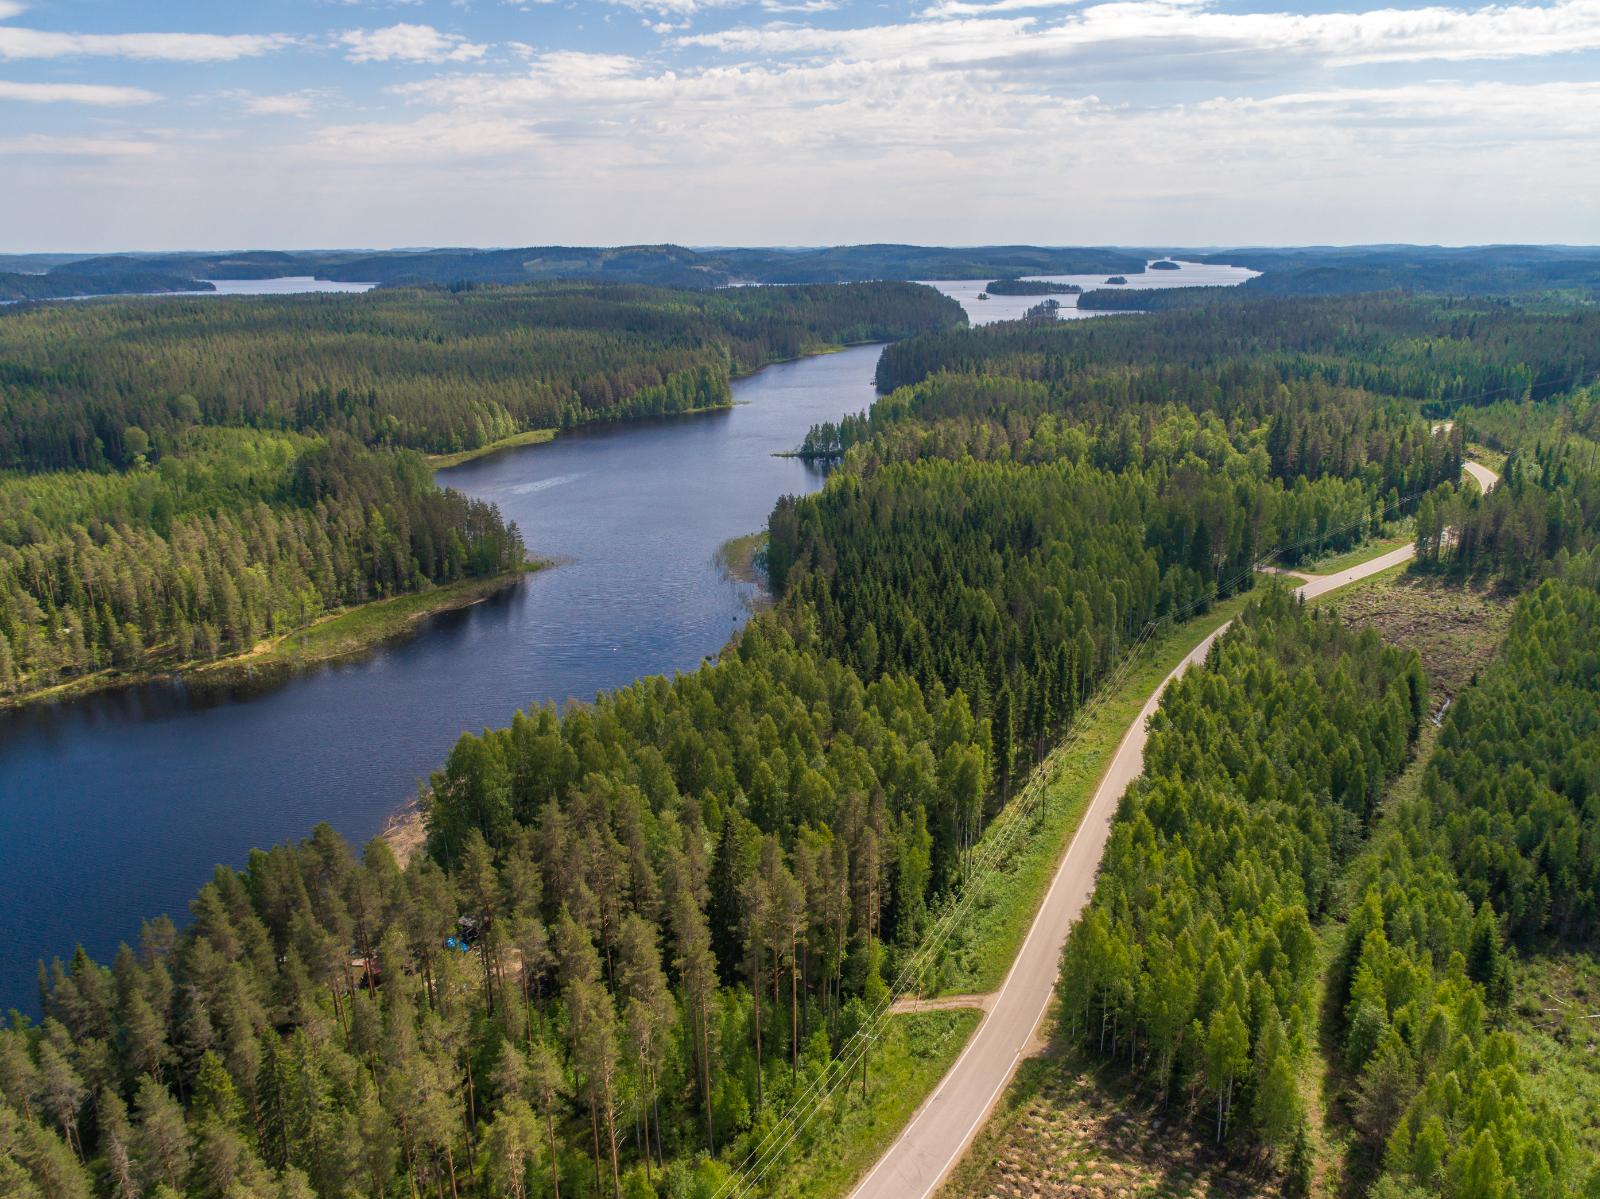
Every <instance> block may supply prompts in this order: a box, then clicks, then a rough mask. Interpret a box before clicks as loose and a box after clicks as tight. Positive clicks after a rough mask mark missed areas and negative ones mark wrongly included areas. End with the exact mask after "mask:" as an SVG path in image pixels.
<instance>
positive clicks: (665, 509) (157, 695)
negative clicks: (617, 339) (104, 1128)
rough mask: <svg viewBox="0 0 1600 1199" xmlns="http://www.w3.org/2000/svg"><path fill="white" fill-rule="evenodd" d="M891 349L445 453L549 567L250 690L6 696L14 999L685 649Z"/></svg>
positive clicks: (4, 805) (711, 645)
mask: <svg viewBox="0 0 1600 1199" xmlns="http://www.w3.org/2000/svg"><path fill="white" fill-rule="evenodd" d="M879 352H880V348H879V347H878V346H858V347H854V348H852V349H848V350H845V351H843V352H841V353H837V354H825V355H822V356H819V357H815V358H808V359H804V360H802V361H799V362H791V363H782V364H779V365H776V366H771V367H768V368H767V369H766V370H763V371H761V372H759V373H758V374H755V375H752V376H751V377H749V378H747V379H743V380H741V381H739V382H737V383H735V384H734V396H735V400H736V404H735V406H734V407H733V408H731V409H728V410H726V411H721V412H710V413H703V414H699V415H695V416H689V417H675V418H668V419H663V420H652V421H644V422H633V423H629V424H622V425H612V426H603V427H596V428H591V429H584V430H580V431H578V432H575V433H571V434H568V435H565V436H562V437H559V438H557V439H556V440H555V441H553V442H550V443H549V444H547V445H542V446H533V447H529V448H525V449H519V450H511V451H507V452H505V453H501V454H498V455H494V456H492V457H488V458H483V459H479V460H478V461H476V462H470V463H467V464H465V465H463V466H459V467H456V468H454V469H452V470H448V471H442V472H440V475H439V481H440V482H441V483H442V484H444V485H445V486H449V487H456V488H459V489H460V490H462V491H465V492H467V493H469V494H471V495H475V496H479V497H482V498H484V499H488V500H492V501H494V502H495V503H497V504H499V505H500V508H501V510H502V511H503V512H504V513H505V514H506V515H507V516H508V517H510V518H512V519H514V520H515V521H516V522H517V524H518V525H519V526H520V527H521V529H522V533H523V536H524V538H525V539H526V540H527V543H528V546H529V548H530V550H531V551H532V552H533V553H535V554H537V555H539V556H542V557H548V558H552V559H554V560H556V561H557V563H558V565H557V566H556V567H555V568H554V569H551V570H544V571H540V572H539V573H537V574H535V575H532V576H530V577H529V578H528V579H527V580H526V581H525V582H524V583H523V584H521V585H520V586H518V587H517V588H515V589H514V590H511V591H509V592H507V593H504V594H502V595H500V596H498V597H496V598H494V599H491V600H489V601H487V602H485V603H482V604H479V605H477V606H476V607H473V608H469V609H466V610H464V611H461V612H455V613H448V614H446V615H443V616H440V617H436V618H434V619H432V620H430V621H429V622H428V623H427V624H426V626H424V628H423V629H422V630H421V631H420V632H419V633H418V634H417V635H415V636H413V637H411V638H409V639H407V640H404V641H401V642H398V643H396V644H393V645H389V646H385V647H383V648H382V649H380V650H378V651H377V652H375V653H373V654H370V655H368V656H366V657H364V658H362V659H360V660H358V661H352V662H347V663H342V664H337V665H334V666H330V667H327V668H323V669H319V670H315V671H313V672H311V673H308V674H302V675H299V676H296V677H294V678H291V679H289V680H287V681H284V682H280V683H278V684H277V685H274V686H271V687H267V688H265V689H258V690H234V691H224V692H221V693H218V692H215V691H201V690H197V689H191V688H189V687H186V686H184V685H182V684H181V683H163V684H156V685H150V686H144V687H136V688H128V689H124V690H121V691H115V692H107V693H103V694H99V695H91V696H86V697H83V698H81V699H76V700H72V701H69V702H65V703H57V704H50V705H44V706H38V707H33V708H24V709H22V710H20V711H16V712H4V713H0V1011H4V1010H5V1009H6V1008H7V1007H8V1006H10V1005H12V1004H18V1005H21V1006H22V1007H23V1008H24V1009H32V1008H34V1007H36V1006H37V1000H36V998H35V994H36V992H35V989H34V978H35V962H36V961H37V960H38V959H39V958H41V957H43V958H46V959H48V958H49V957H52V956H55V955H60V956H61V957H63V958H65V957H68V956H70V955H71V953H72V950H73V946H74V945H75V944H76V943H77V941H79V940H82V942H83V944H84V946H85V947H86V948H87V949H88V950H89V952H90V953H91V954H93V955H94V956H96V957H97V958H99V959H101V960H103V961H104V960H109V958H110V955H111V954H112V953H114V952H115V950H116V946H117V943H118V942H119V941H121V940H129V941H132V940H133V938H135V937H136V936H137V934H138V931H139V921H140V919H141V918H142V917H145V916H152V915H155V914H157V913H160V912H168V913H170V914H172V915H173V916H174V917H175V918H178V917H181V916H182V915H183V914H184V913H185V911H186V905H187V904H188V901H189V899H190V897H191V896H192V895H193V894H194V892H195V889H196V888H197V887H198V886H199V885H200V884H201V883H203V882H204V881H205V880H206V879H207V878H208V877H209V876H210V872H211V869H212V867H213V866H214V865H215V864H216V863H218V862H227V863H232V864H239V863H242V861H243V859H244V856H245V854H246V853H247V852H248V851H249V849H250V847H251V846H257V845H260V846H266V845H271V844H273V843H275V842H279V841H283V840H287V839H292V838H297V837H302V836H304V835H306V833H307V832H309V831H310V829H311V827H312V826H313V825H314V824H315V823H316V822H317V821H319V820H326V821H328V822H329V823H331V824H332V825H333V826H334V827H335V828H337V829H338V830H339V831H340V832H341V833H343V834H344V835H345V836H346V837H348V838H351V839H352V840H354V841H357V842H360V841H364V840H366V839H367V838H368V837H371V836H372V835H373V834H374V833H376V832H377V831H378V830H379V829H380V828H381V827H382V826H383V823H384V821H385V819H386V818H387V817H388V816H389V814H390V813H391V812H393V811H394V809H395V808H396V807H397V806H399V805H400V804H401V803H403V802H404V801H405V799H406V798H407V796H408V795H411V794H413V793H414V792H415V790H416V787H417V783H418V781H419V780H420V779H423V778H425V777H426V776H427V774H428V773H429V772H430V771H431V770H433V769H435V768H436V767H437V766H438V765H439V764H440V763H441V762H442V761H443V759H444V757H445V755H446V754H447V753H448V752H449V750H450V746H451V745H452V744H453V743H454V742H455V740H456V738H457V737H458V736H459V735H460V734H461V732H462V731H463V730H471V731H477V730H479V729H482V728H483V727H485V726H498V725H503V724H505V723H507V722H508V721H509V720H510V718H511V714H512V713H513V712H514V711H515V710H516V709H517V708H519V707H523V706H526V705H528V704H535V703H539V702H541V701H544V700H555V701H557V702H558V703H559V702H561V701H564V700H566V699H569V698H578V699H585V700H587V699H593V698H594V696H595V693H596V692H598V691H601V690H604V689H607V688H611V687H617V686H621V685H623V684H625V683H628V682H631V681H632V680H633V679H635V678H638V677H639V676H641V675H646V674H656V673H662V672H672V671H680V670H691V669H693V668H694V667H695V666H696V665H697V664H698V663H699V662H700V661H701V660H702V659H703V658H704V657H705V656H706V655H708V654H714V653H716V652H717V650H718V649H720V648H721V647H722V645H723V644H724V643H726V641H727V640H728V638H729V636H730V635H731V634H732V633H734V632H735V631H736V630H737V629H738V627H739V625H740V624H741V623H742V622H743V620H744V619H745V617H746V616H747V614H748V612H749V604H750V601H751V600H752V599H753V598H755V595H756V589H755V588H754V587H753V586H751V585H750V584H748V583H742V582H738V581H736V580H733V579H730V578H729V577H728V576H727V575H726V573H725V572H724V571H723V569H722V568H721V567H720V566H719V564H718V561H717V551H718V549H719V548H720V547H721V546H722V545H723V543H724V542H726V541H728V540H729V539H730V538H734V537H738V536H741V535H743V534H746V533H751V532H754V531H756V530H758V529H760V528H762V527H764V526H765V524H766V519H767V515H768V513H769V512H771V510H772V506H773V504H774V503H776V502H777V500H778V497H780V496H782V495H786V494H798V493H803V492H808V491H812V490H815V489H816V488H817V487H818V486H820V485H821V482H822V474H821V472H820V471H819V470H818V469H816V468H815V467H812V466H809V465H807V464H805V463H803V462H800V461H798V460H796V459H792V458H775V457H773V456H772V455H773V453H774V452H775V451H783V450H789V449H793V448H794V447H795V446H796V445H798V444H799V443H800V440H801V438H802V437H804V436H805V432H806V430H807V429H808V428H809V427H810V426H811V425H812V424H813V423H815V422H817V421H821V420H837V419H838V418H839V417H841V416H843V415H845V414H846V413H850V412H859V411H861V410H862V409H864V408H866V407H867V406H868V405H870V404H871V403H872V400H873V397H874V391H873V385H872V374H873V369H874V367H875V366H876V364H877V360H878V354H879Z"/></svg>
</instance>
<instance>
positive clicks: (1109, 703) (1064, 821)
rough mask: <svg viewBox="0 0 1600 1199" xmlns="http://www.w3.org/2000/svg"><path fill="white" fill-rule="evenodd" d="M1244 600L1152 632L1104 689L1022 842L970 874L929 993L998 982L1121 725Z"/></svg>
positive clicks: (987, 987) (978, 990) (971, 990)
mask: <svg viewBox="0 0 1600 1199" xmlns="http://www.w3.org/2000/svg"><path fill="white" fill-rule="evenodd" d="M1247 602H1248V593H1247V594H1246V595H1237V596H1233V597H1232V598H1230V599H1227V600H1225V601H1223V602H1222V603H1220V604H1218V605H1216V606H1215V607H1214V608H1212V609H1211V611H1210V612H1208V613H1207V614H1206V615H1204V616H1201V617H1198V618H1196V619H1194V620H1189V621H1185V622H1184V623H1183V624H1180V625H1177V626H1175V627H1174V628H1172V629H1169V630H1168V631H1167V632H1165V633H1163V634H1161V635H1160V636H1159V637H1157V638H1155V639H1154V640H1153V641H1152V642H1151V643H1150V644H1149V645H1148V646H1146V647H1145V649H1144V650H1143V651H1142V652H1141V654H1140V655H1139V658H1138V659H1137V660H1136V661H1135V662H1134V663H1133V667H1132V669H1131V670H1130V671H1129V672H1128V674H1127V675H1126V676H1125V677H1124V678H1123V680H1122V682H1121V683H1120V685H1119V686H1118V687H1117V689H1116V691H1115V693H1112V694H1108V695H1107V696H1106V697H1105V699H1104V701H1103V702H1102V703H1101V705H1100V706H1099V707H1098V709H1097V710H1096V711H1095V712H1094V713H1093V714H1092V715H1091V716H1090V717H1089V719H1088V720H1087V721H1086V722H1085V723H1084V724H1083V726H1082V728H1081V729H1080V730H1079V732H1078V743H1077V748H1076V749H1075V750H1074V751H1073V752H1072V753H1071V754H1069V755H1066V756H1065V757H1064V758H1062V759H1060V760H1058V761H1057V763H1055V765H1054V767H1053V773H1052V774H1051V775H1050V776H1049V777H1048V778H1046V779H1044V780H1043V786H1044V787H1045V788H1046V794H1045V802H1044V804H1043V805H1042V806H1041V809H1040V815H1039V816H1037V817H1036V818H1035V820H1036V825H1035V828H1034V829H1033V831H1031V832H1030V833H1029V834H1028V835H1027V837H1026V839H1025V841H1024V844H1023V845H1022V847H1021V848H1020V849H1019V850H1018V851H1017V852H1015V853H1013V854H1012V855H1010V857H1008V858H1007V860H1006V863H1005V866H1004V867H1003V868H1002V869H1000V870H997V871H995V872H993V873H991V874H989V875H986V876H985V877H983V878H981V879H977V880H974V881H973V882H972V884H971V885H973V886H975V887H977V888H978V890H977V893H976V895H975V896H974V898H973V908H972V911H971V913H970V914H969V916H968V918H967V919H966V920H964V921H963V922H962V924H961V926H960V927H959V928H958V929H957V930H956V931H955V932H954V933H953V934H952V936H951V941H950V944H949V945H948V946H947V947H946V949H945V952H944V955H943V961H942V963H941V965H940V966H939V967H937V968H936V971H935V977H934V980H933V984H934V985H933V991H934V993H935V994H940V995H963V994H982V993H986V992H989V991H993V990H995V989H996V988H997V987H999V985H1000V983H1001V982H1002V981H1003V980H1004V979H1005V975H1006V971H1007V970H1009V969H1010V968H1011V963H1012V961H1013V960H1014V959H1015V958H1016V956H1017V951H1018V950H1019V949H1020V948H1021V946H1022V941H1023V938H1024V937H1026V936H1027V935H1028V926H1029V925H1030V924H1032V923H1033V917H1034V913H1035V912H1037V911H1038V910H1039V904H1040V903H1041V902H1043V900H1044V893H1045V891H1046V890H1047V889H1048V888H1049V886H1050V880H1051V879H1052V878H1053V877H1054V876H1055V872H1056V867H1057V865H1058V864H1059V863H1060V861H1061V856H1062V855H1063V854H1064V853H1065V852H1066V850H1067V845H1068V843H1069V842H1070V841H1071V840H1072V835H1073V833H1074V832H1076V831H1077V828H1078V823H1079V821H1081V820H1082V819H1083V813H1084V811H1085V810H1086V809H1087V808H1088V806H1089V800H1090V799H1091V798H1092V797H1093V795H1094V791H1095V788H1096V786H1098V785H1099V782H1100V779H1101V777H1102V776H1103V775H1104V774H1105V772H1106V768H1107V767H1108V766H1109V765H1110V764H1111V759H1112V757H1113V755H1115V753H1116V751H1117V746H1118V744H1120V743H1121V741H1122V736H1123V734H1124V733H1125V732H1127V730H1128V725H1129V724H1131V723H1132V722H1133V720H1134V718H1135V717H1137V716H1138V715H1139V710H1140V709H1141V708H1143V707H1144V705H1145V701H1146V700H1148V699H1149V698H1150V693H1151V692H1152V691H1154V690H1155V689H1156V687H1157V686H1159V685H1160V683H1161V680H1162V679H1164V678H1166V676H1167V675H1168V674H1170V673H1171V672H1172V669H1173V668H1174V667H1175V666H1177V664H1178V663H1179V662H1181V661H1182V660H1183V657H1184V655H1185V654H1187V653H1189V651H1190V650H1192V649H1194V647H1195V646H1196V645H1198V644H1200V642H1201V641H1203V640H1204V639H1205V638H1206V637H1207V636H1209V635H1210V634H1211V633H1212V632H1213V631H1214V630H1215V629H1216V628H1217V627H1218V626H1220V625H1221V624H1223V623H1224V622H1225V621H1229V620H1232V619H1233V618H1234V617H1235V616H1236V615H1238V613H1239V611H1240V609H1242V608H1243V607H1244V605H1245V604H1246V603H1247ZM1030 785H1033V784H1030Z"/></svg>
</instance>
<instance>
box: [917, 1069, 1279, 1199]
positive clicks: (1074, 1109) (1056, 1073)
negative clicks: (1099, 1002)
mask: <svg viewBox="0 0 1600 1199" xmlns="http://www.w3.org/2000/svg"><path fill="white" fill-rule="evenodd" d="M1203 1125H1204V1121H1203V1120H1197V1119H1195V1118H1194V1114H1193V1113H1192V1112H1190V1111H1188V1110H1187V1109H1186V1108H1185V1107H1183V1106H1182V1105H1181V1104H1177V1103H1174V1104H1173V1105H1172V1106H1170V1107H1168V1108H1166V1109H1162V1108H1161V1107H1159V1106H1158V1105H1157V1104H1155V1103H1153V1102H1151V1101H1150V1100H1148V1099H1146V1098H1145V1097H1143V1096H1142V1095H1140V1094H1139V1093H1137V1092H1134V1091H1132V1090H1130V1089H1128V1088H1127V1087H1126V1086H1124V1085H1123V1083H1122V1080H1121V1079H1119V1078H1118V1077H1116V1076H1115V1075H1114V1074H1113V1073H1111V1072H1110V1071H1108V1070H1107V1068H1106V1067H1105V1066H1103V1065H1101V1066H1096V1064H1095V1063H1093V1062H1091V1061H1090V1060H1088V1059H1087V1058H1084V1057H1083V1056H1081V1055H1080V1054H1079V1053H1078V1052H1077V1051H1076V1050H1073V1049H1063V1048H1060V1047H1054V1048H1053V1049H1052V1051H1051V1053H1050V1055H1049V1056H1047V1057H1043V1058H1036V1059H1034V1060H1033V1061H1030V1062H1024V1063H1023V1065H1022V1068H1021V1069H1020V1070H1019V1071H1018V1072H1017V1077H1016V1081H1015V1082H1013V1083H1012V1085H1011V1087H1010V1089H1009V1090H1008V1091H1007V1093H1006V1097H1005V1099H1004V1100H1002V1101H1001V1104H1000V1106H998V1107H997V1108H995V1111H994V1114H993V1115H992V1116H990V1118H989V1122H988V1123H987V1124H986V1125H985V1126H984V1129H983V1131H982V1132H981V1133H979V1134H978V1139H977V1140H976V1141H974V1142H973V1145H972V1149H971V1151H970V1152H968V1153H967V1155H966V1156H965V1157H964V1158H963V1159H962V1161H961V1164H960V1165H959V1166H957V1167H956V1169H955V1172H954V1173H952V1174H951V1176H950V1178H949V1179H948V1180H947V1181H946V1182H945V1184H944V1186H943V1187H942V1188H941V1189H940V1191H939V1196H940V1199H1104V1197H1109V1199H1145V1197H1147V1196H1148V1197H1159V1199H1190V1197H1193V1199H1201V1197H1203V1196H1227V1197H1229V1199H1247V1197H1253V1196H1267V1195H1278V1194H1280V1193H1281V1185H1280V1183H1279V1181H1278V1179H1277V1178H1275V1177H1273V1176H1272V1175H1270V1174H1263V1175H1261V1176H1256V1175H1254V1174H1253V1173H1251V1172H1248V1171H1246V1170H1245V1169H1244V1168H1242V1167H1241V1166H1240V1164H1239V1163H1238V1162H1236V1161H1233V1160H1231V1159H1229V1158H1227V1157H1225V1156H1223V1155H1220V1154H1218V1153H1216V1152H1215V1151H1214V1150H1213V1149H1212V1148H1211V1146H1210V1144H1209V1143H1208V1142H1207V1140H1206V1139H1205V1138H1204V1137H1203V1136H1202V1135H1200V1133H1199V1131H1198V1130H1200V1129H1202V1128H1203Z"/></svg>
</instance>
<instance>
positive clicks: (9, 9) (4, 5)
mask: <svg viewBox="0 0 1600 1199" xmlns="http://www.w3.org/2000/svg"><path fill="white" fill-rule="evenodd" d="M22 11H23V6H22V5H20V4H17V3H14V2H13V0H0V21H6V20H9V19H10V18H12V17H15V16H20V15H21V14H22Z"/></svg>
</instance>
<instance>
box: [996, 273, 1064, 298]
mask: <svg viewBox="0 0 1600 1199" xmlns="http://www.w3.org/2000/svg"><path fill="white" fill-rule="evenodd" d="M988 291H989V294H990V295H993V296H1075V295H1077V294H1078V293H1080V292H1081V291H1083V288H1081V287H1079V286H1078V285H1077V284H1076V283H1052V282H1050V281H1049V280H1048V279H1019V278H1015V277H1013V278H1009V279H996V280H995V281H994V282H992V283H991V284H989V288H988ZM979 298H980V299H981V298H982V297H981V296H980V297H979Z"/></svg>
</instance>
